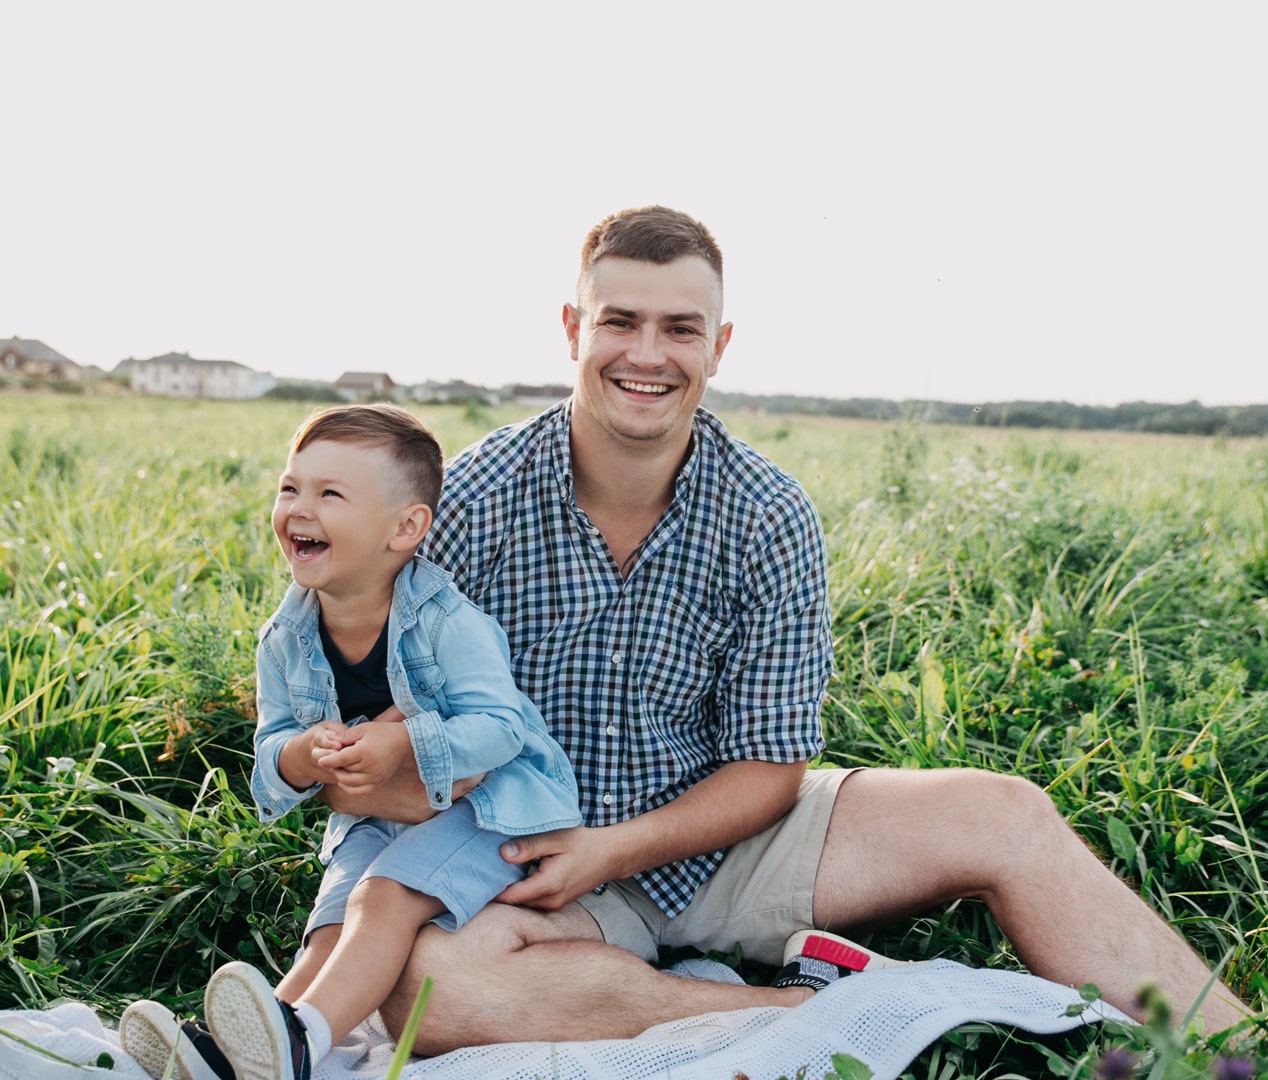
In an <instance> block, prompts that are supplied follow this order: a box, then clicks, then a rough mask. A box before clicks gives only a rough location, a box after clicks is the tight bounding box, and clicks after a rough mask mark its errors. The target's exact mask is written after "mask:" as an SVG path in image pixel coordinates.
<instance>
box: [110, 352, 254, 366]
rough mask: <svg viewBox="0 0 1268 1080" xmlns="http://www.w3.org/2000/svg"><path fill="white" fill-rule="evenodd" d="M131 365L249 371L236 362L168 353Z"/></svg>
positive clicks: (135, 361)
mask: <svg viewBox="0 0 1268 1080" xmlns="http://www.w3.org/2000/svg"><path fill="white" fill-rule="evenodd" d="M131 363H133V364H188V365H191V366H195V367H201V366H204V365H212V364H215V365H218V366H220V367H236V368H242V369H243V370H244V371H249V370H250V368H248V367H247V366H246V364H240V363H238V361H237V360H196V359H195V358H194V357H192V356H190V355H189V353H178V352H169V353H164V354H163V355H162V356H151V357H150V358H149V359H148V360H133V361H131Z"/></svg>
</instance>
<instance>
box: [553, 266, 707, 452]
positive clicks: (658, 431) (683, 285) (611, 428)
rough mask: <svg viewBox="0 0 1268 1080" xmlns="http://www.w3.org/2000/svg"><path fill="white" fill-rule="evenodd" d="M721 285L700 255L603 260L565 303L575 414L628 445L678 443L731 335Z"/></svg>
mask: <svg viewBox="0 0 1268 1080" xmlns="http://www.w3.org/2000/svg"><path fill="white" fill-rule="evenodd" d="M721 291H722V290H721V286H720V284H719V282H718V278H717V275H716V274H715V273H714V271H713V268H712V267H711V266H710V265H709V264H708V263H707V262H705V260H704V259H702V258H700V257H699V256H698V255H688V256H684V257H683V258H681V259H675V260H674V261H673V262H670V263H664V264H658V263H648V262H639V261H637V260H634V259H623V258H615V257H608V258H605V259H600V260H599V261H598V262H597V263H596V264H595V265H594V266H593V267H592V268H591V270H590V272H589V273H588V274H584V275H583V276H582V279H581V282H580V285H579V286H578V296H577V305H576V306H575V307H574V306H573V305H572V304H568V305H565V307H564V329H565V331H566V332H567V335H568V341H569V344H570V346H571V350H572V358H573V359H574V360H575V361H576V362H577V364H578V371H577V387H576V393H575V395H574V402H573V411H574V417H577V418H579V419H580V420H581V421H582V423H592V424H593V425H595V426H596V427H597V428H598V430H600V431H601V432H603V433H604V434H606V435H607V436H609V437H611V438H615V439H616V440H618V441H620V442H623V443H628V444H639V445H649V444H665V445H673V444H676V443H682V445H683V446H684V448H685V445H686V441H687V440H688V439H689V438H690V433H691V421H692V416H693V415H694V414H695V411H696V406H698V405H699V404H700V401H701V399H702V398H703V397H704V391H705V386H706V384H707V383H708V381H709V379H710V377H711V376H713V374H714V373H715V372H716V371H717V370H718V361H719V360H720V359H721V358H722V352H723V350H724V349H725V348H726V345H727V342H728V341H729V340H730V338H731V324H730V323H725V324H723V323H722V322H721V318H722V310H721V308H722V301H721Z"/></svg>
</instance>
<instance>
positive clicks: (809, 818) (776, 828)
mask: <svg viewBox="0 0 1268 1080" xmlns="http://www.w3.org/2000/svg"><path fill="white" fill-rule="evenodd" d="M853 771H854V770H851V769H812V770H810V771H809V772H807V773H806V776H805V778H804V779H803V780H802V785H801V790H800V792H799V793H798V796H797V802H796V803H795V804H794V806H793V809H792V810H790V811H789V812H788V814H787V815H785V816H784V817H783V818H781V819H780V820H779V821H777V822H776V823H775V824H774V825H772V826H771V827H770V828H768V829H765V830H763V831H762V832H760V833H758V834H757V835H756V836H752V837H750V838H749V839H747V840H742V841H741V842H740V843H738V844H735V845H733V846H732V847H731V848H730V849H728V851H727V854H726V858H725V859H723V860H722V865H721V866H720V867H718V869H717V871H716V872H715V873H714V874H713V876H712V877H711V878H709V880H708V881H706V882H705V883H704V885H702V886H701V887H700V888H699V889H698V890H697V891H696V895H695V897H694V898H693V899H692V901H691V903H690V904H689V905H688V906H687V909H686V910H685V911H683V912H682V913H681V914H680V915H678V916H677V917H675V918H673V919H670V918H667V917H666V916H665V915H664V913H663V912H662V911H661V910H660V909H659V908H658V907H657V906H656V905H655V904H654V903H653V902H652V901H651V900H650V899H649V898H648V896H647V894H646V893H644V892H643V890H642V888H640V886H639V885H638V883H637V882H636V881H633V880H632V879H629V880H625V881H618V882H613V883H612V884H611V885H609V886H608V888H607V889H606V890H605V891H604V892H603V893H602V894H598V895H596V894H589V895H587V896H583V897H581V898H580V900H579V901H578V902H579V903H580V904H581V905H582V906H583V907H584V908H585V909H586V910H587V911H588V912H589V913H590V914H591V916H593V918H594V920H595V922H596V923H597V924H598V927H599V928H600V930H601V932H602V935H603V939H604V940H605V941H607V942H608V943H609V944H611V945H619V946H620V947H621V948H623V949H626V950H628V951H629V952H632V953H635V954H637V955H639V956H641V957H643V959H644V960H648V961H654V960H655V959H656V956H657V947H658V946H660V945H666V946H670V947H680V946H692V947H694V948H697V949H700V950H702V951H704V952H708V951H711V950H718V951H720V952H730V951H731V950H732V949H733V948H735V945H736V944H737V943H739V944H740V945H741V946H742V948H743V952H744V956H745V957H747V958H748V959H751V960H756V961H758V962H761V963H766V964H779V963H781V962H782V960H783V950H784V943H785V942H786V941H787V939H788V936H789V935H790V934H792V933H794V932H796V931H798V930H807V929H809V928H810V927H811V926H812V925H813V919H814V891H815V877H816V874H817V872H818V868H819V857H820V854H821V853H822V851H823V844H824V839H825V837H826V836H827V831H828V822H829V820H830V819H831V817H832V808H833V805H834V803H835V802H836V794H837V790H838V789H839V787H840V785H841V782H842V781H843V780H844V779H845V777H846V776H848V775H849V774H850V773H851V772H853Z"/></svg>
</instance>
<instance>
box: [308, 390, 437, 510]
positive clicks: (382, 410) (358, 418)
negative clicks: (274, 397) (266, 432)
mask: <svg viewBox="0 0 1268 1080" xmlns="http://www.w3.org/2000/svg"><path fill="white" fill-rule="evenodd" d="M321 441H329V442H342V443H355V444H357V445H358V446H373V447H384V448H386V449H387V450H388V451H389V452H390V453H391V456H392V460H393V461H394V462H395V463H396V467H397V468H396V472H397V476H396V483H397V486H398V487H399V495H400V497H401V498H402V500H403V501H405V502H410V503H414V502H421V503H425V504H426V505H427V506H428V507H430V508H431V510H432V511H433V512H434V511H435V509H436V503H437V502H438V501H439V499H440V488H441V485H442V484H443V483H444V479H445V455H444V453H443V452H442V451H441V449H440V443H439V442H437V441H436V436H435V435H433V434H432V433H431V432H430V431H428V430H427V428H426V426H425V425H424V424H423V422H422V421H421V420H419V419H418V417H416V416H415V415H414V414H413V413H411V412H409V411H408V410H406V409H402V408H401V407H400V406H399V405H388V404H386V403H385V402H378V403H376V404H373V405H336V406H335V407H334V408H330V409H323V410H321V411H320V412H315V413H313V414H312V415H311V416H310V417H309V418H308V419H307V420H305V421H304V422H303V423H302V424H300V426H299V428H298V429H297V430H296V432H295V434H294V436H293V437H292V438H291V446H290V449H291V453H298V452H299V451H300V450H303V449H304V447H306V446H308V445H309V444H310V443H315V442H321Z"/></svg>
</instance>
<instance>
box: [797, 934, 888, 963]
mask: <svg viewBox="0 0 1268 1080" xmlns="http://www.w3.org/2000/svg"><path fill="white" fill-rule="evenodd" d="M801 955H802V956H808V957H810V958H811V959H813V960H826V961H827V962H828V963H829V964H836V966H837V967H843V968H849V969H850V970H851V971H865V970H866V969H867V965H868V963H869V962H870V961H871V959H872V957H871V954H870V953H865V952H864V951H863V950H862V949H856V948H854V947H853V946H850V945H847V944H846V943H845V942H843V941H834V940H833V939H832V938H826V937H819V935H818V934H811V935H810V936H808V937H807V938H806V940H805V941H804V942H803V943H802V946H801Z"/></svg>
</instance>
